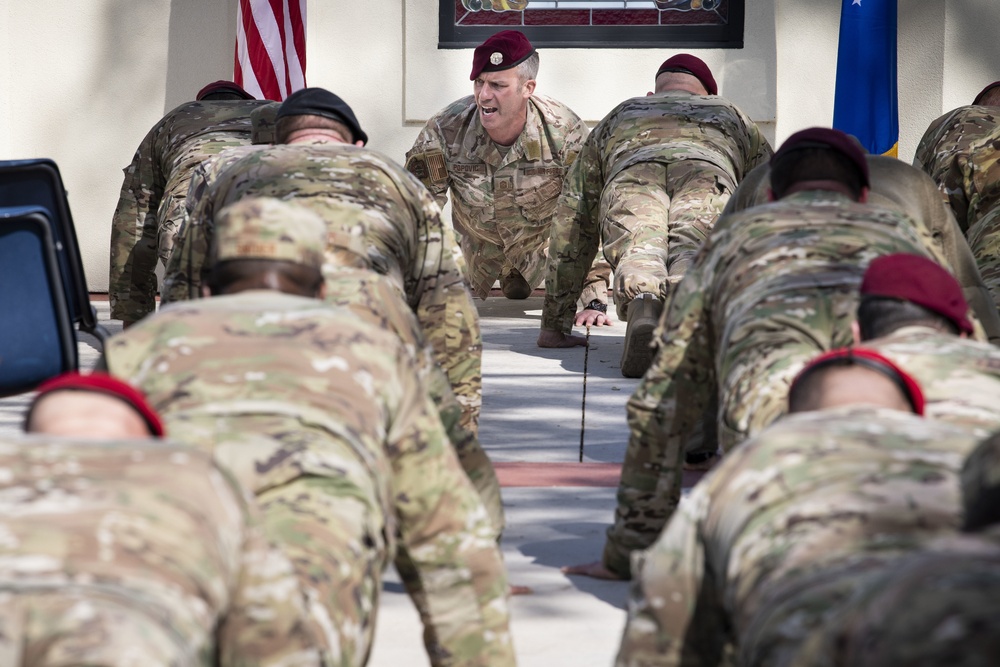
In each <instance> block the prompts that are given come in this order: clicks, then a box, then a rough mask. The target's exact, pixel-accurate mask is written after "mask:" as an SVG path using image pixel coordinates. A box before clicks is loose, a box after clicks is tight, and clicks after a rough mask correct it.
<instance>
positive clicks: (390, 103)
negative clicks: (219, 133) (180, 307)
mask: <svg viewBox="0 0 1000 667" xmlns="http://www.w3.org/2000/svg"><path fill="white" fill-rule="evenodd" d="M747 5H748V7H747V16H746V31H745V48H744V49H741V50H728V51H727V50H714V49H710V50H701V51H698V52H697V53H698V55H699V56H700V57H702V58H703V59H704V60H706V62H708V64H709V65H710V66H711V67H712V69H713V71H714V72H715V73H716V77H717V79H718V81H719V84H720V89H721V92H722V93H723V94H724V95H726V96H727V97H729V98H730V99H732V100H733V101H735V102H736V103H737V104H738V105H739V106H740V107H742V108H743V109H744V110H745V111H746V112H747V113H748V114H750V116H751V117H752V118H754V119H755V120H756V121H758V122H759V123H761V124H762V126H763V128H764V130H765V133H766V134H767V136H768V137H769V138H771V139H772V141H777V142H780V141H781V140H783V139H784V138H785V137H787V136H788V135H789V134H791V133H792V132H794V131H796V130H798V129H801V128H803V127H807V126H810V125H829V123H830V122H831V121H832V114H833V90H834V76H835V71H836V53H837V31H838V24H839V15H840V8H839V5H840V3H839V2H836V1H835V0H748V2H747ZM899 5H900V11H899V99H900V157H901V158H902V159H904V160H906V161H909V160H910V159H912V155H913V151H914V149H915V148H916V144H917V142H918V141H919V138H920V135H921V134H922V133H923V130H924V128H926V126H927V124H928V123H929V122H930V121H931V120H932V119H933V118H935V117H937V116H938V115H940V114H941V113H942V112H943V111H944V110H946V109H950V108H952V107H954V106H958V105H960V104H965V103H968V102H969V101H971V99H972V97H973V96H974V95H975V93H976V92H978V90H979V89H980V88H982V86H983V85H984V84H985V83H987V82H989V81H993V80H995V79H1000V42H998V41H997V40H995V39H993V34H992V32H993V28H994V27H995V26H996V25H998V24H1000V3H997V2H995V0H951V1H950V2H947V3H943V2H940V0H899ZM235 19H236V0H212V1H208V0H143V1H142V2H136V1H135V0H88V1H87V2H65V1H64V0H31V2H27V1H25V0H0V44H3V45H4V50H3V51H2V52H0V53H2V56H0V158H3V159H11V158H28V157H43V156H44V157H51V158H53V159H55V160H56V161H57V163H58V164H59V165H60V168H61V169H62V172H63V178H64V180H65V181H66V185H67V189H68V190H69V193H70V204H71V206H72V209H73V215H74V218H75V220H76V224H77V234H78V236H79V238H80V245H81V251H82V253H83V255H84V261H85V267H86V272H87V276H88V282H89V284H90V287H91V289H93V290H103V289H106V288H107V262H108V237H109V230H110V221H111V215H112V213H113V211H114V208H115V204H116V203H117V198H118V190H119V188H120V187H121V179H122V174H121V169H122V167H124V166H125V165H126V164H128V162H129V161H130V159H131V156H132V153H133V152H134V150H135V147H136V145H137V144H138V143H139V141H140V140H141V139H142V137H143V135H144V134H145V133H146V131H147V130H148V129H149V128H150V127H151V126H152V125H153V124H154V123H155V122H156V121H157V120H158V119H159V118H160V117H161V116H162V115H163V114H164V113H165V112H166V111H168V110H169V109H171V108H173V107H174V106H176V105H177V104H180V103H181V102H184V101H187V100H189V99H191V98H192V97H193V96H194V93H195V92H196V91H197V90H198V89H199V88H200V87H201V86H202V85H204V84H205V83H207V82H209V81H212V80H215V79H221V78H229V77H231V75H232V58H233V43H234V40H235ZM307 44H308V54H307V57H308V64H307V77H308V81H309V84H310V85H315V86H323V87H326V88H330V89H332V90H334V91H336V92H337V93H338V94H340V95H341V96H342V97H344V99H346V100H347V101H348V102H349V103H350V104H351V105H352V106H353V107H354V108H355V111H356V112H357V115H358V117H359V118H360V119H361V122H362V124H363V126H364V127H365V129H366V131H367V132H368V134H369V135H370V137H371V143H370V146H372V147H373V148H376V149H378V150H381V151H383V152H385V153H387V154H388V155H390V156H392V157H394V158H396V159H398V160H402V157H403V154H404V153H405V152H406V150H407V148H409V146H410V144H411V143H412V141H413V139H414V138H415V137H416V134H417V132H418V131H419V129H420V127H421V126H422V124H423V122H424V121H425V120H426V119H427V118H428V117H429V116H430V115H431V114H433V113H434V112H435V111H436V110H438V109H440V108H441V107H443V106H444V105H445V104H447V103H448V102H450V101H452V100H454V99H456V98H458V97H461V96H463V95H467V94H469V93H471V83H470V82H469V79H468V73H469V67H470V63H471V50H448V51H438V50H437V48H436V44H437V2H436V0H409V1H406V0H365V1H364V2H359V1H358V0H326V1H325V2H312V3H310V5H309V9H308V34H307ZM672 53H673V51H669V50H666V49H664V50H659V49H620V50H604V49H589V50H587V49H547V50H545V51H543V52H542V54H541V55H542V64H541V71H540V74H539V81H538V90H539V92H542V93H544V94H547V95H551V96H552V97H555V98H557V99H560V100H562V101H564V102H566V103H567V104H568V105H569V106H571V107H572V108H573V109H575V110H576V111H577V113H579V114H580V115H581V116H583V117H584V118H585V119H586V120H588V121H597V120H599V119H600V118H601V117H602V116H603V115H604V114H605V113H606V112H607V111H609V110H610V109H611V108H612V107H613V106H615V105H616V104H617V103H618V102H620V101H621V100H623V99H625V98H627V97H632V96H635V95H643V94H645V93H646V91H648V90H649V89H650V88H651V85H652V81H651V79H652V74H653V73H654V72H655V70H656V67H657V66H658V65H659V63H660V62H661V61H662V60H663V59H664V58H666V57H667V56H669V55H671V54H672ZM945 73H947V78H945Z"/></svg>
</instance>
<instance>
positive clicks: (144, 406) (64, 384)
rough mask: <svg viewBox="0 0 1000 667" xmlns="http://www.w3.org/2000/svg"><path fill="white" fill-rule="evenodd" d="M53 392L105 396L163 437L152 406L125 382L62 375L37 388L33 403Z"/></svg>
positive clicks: (95, 376) (104, 376) (92, 375)
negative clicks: (120, 402) (121, 405)
mask: <svg viewBox="0 0 1000 667" xmlns="http://www.w3.org/2000/svg"><path fill="white" fill-rule="evenodd" d="M54 391H92V392H97V393H99V394H107V395H108V396H113V397H115V398H117V399H120V400H122V401H124V402H125V403H128V405H129V406H131V407H132V408H133V409H134V410H135V411H136V412H137V413H139V416H140V417H142V418H143V420H144V421H145V422H146V425H147V426H148V427H149V432H150V433H151V434H152V435H155V436H157V437H159V438H162V437H163V436H164V433H165V431H164V428H163V422H162V421H161V420H160V416H159V415H158V414H156V410H154V409H153V406H151V405H150V404H149V402H148V401H146V397H145V396H143V394H142V392H141V391H139V390H138V389H136V388H135V387H133V386H132V385H130V384H129V383H127V382H122V381H121V380H119V379H118V378H114V377H111V376H110V375H108V374H107V373H90V374H89V375H82V374H80V373H75V372H71V373H63V374H62V375H58V376H56V377H54V378H52V379H51V380H49V381H47V382H45V383H43V384H42V386H40V387H39V388H38V395H37V396H35V400H34V402H35V403H37V402H38V400H39V399H40V398H42V397H43V396H45V395H46V394H50V393H52V392H54Z"/></svg>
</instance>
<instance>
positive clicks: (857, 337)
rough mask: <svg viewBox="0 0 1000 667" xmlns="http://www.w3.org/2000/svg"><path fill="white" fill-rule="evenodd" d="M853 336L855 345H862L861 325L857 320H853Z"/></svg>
mask: <svg viewBox="0 0 1000 667" xmlns="http://www.w3.org/2000/svg"><path fill="white" fill-rule="evenodd" d="M851 337H852V338H854V344H855V345H861V325H860V324H858V321H857V320H851Z"/></svg>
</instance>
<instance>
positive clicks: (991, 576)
mask: <svg viewBox="0 0 1000 667" xmlns="http://www.w3.org/2000/svg"><path fill="white" fill-rule="evenodd" d="M998 600H1000V545H998V544H997V542H996V541H995V538H994V539H993V540H991V539H984V538H983V537H979V536H976V537H973V536H968V535H948V536H944V537H941V538H938V539H937V540H935V541H934V542H932V543H931V544H930V545H929V546H928V547H927V548H926V549H922V550H920V551H917V552H915V553H912V554H910V555H907V556H903V557H901V558H898V559H896V560H894V561H891V562H890V563H889V564H887V566H886V567H884V568H881V569H880V570H878V571H876V572H875V573H873V574H872V575H871V576H869V577H867V578H866V580H865V581H864V583H863V585H860V586H858V587H857V588H856V590H854V591H853V594H852V595H851V596H850V598H849V599H848V600H847V601H846V602H845V603H844V604H843V605H842V606H841V608H840V609H839V610H838V613H837V615H836V617H835V618H833V619H832V620H828V621H826V622H825V623H824V624H823V626H822V627H821V628H818V631H817V632H814V633H812V634H811V635H810V636H809V637H808V639H807V640H806V641H804V642H803V643H802V646H801V647H800V648H799V650H798V651H796V653H795V660H796V664H802V665H811V666H814V667H882V666H883V665H908V666H913V667H917V666H926V667H932V666H937V665H948V666H949V667H991V666H992V665H994V664H996V659H997V655H998V651H1000V645H998V642H1000V639H998V637H1000V614H998V613H997V612H998V611H1000V607H998V605H1000V603H998Z"/></svg>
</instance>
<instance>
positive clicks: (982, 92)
mask: <svg viewBox="0 0 1000 667" xmlns="http://www.w3.org/2000/svg"><path fill="white" fill-rule="evenodd" d="M997 86H1000V81H994V82H993V83H991V84H990V85H988V86H986V87H985V88H983V89H982V90H980V91H979V94H978V95H976V99H974V100H972V103H973V104H979V101H980V100H981V99H983V97H984V96H985V95H986V93H988V92H990V91H991V90H993V89H994V88H996V87H997Z"/></svg>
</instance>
